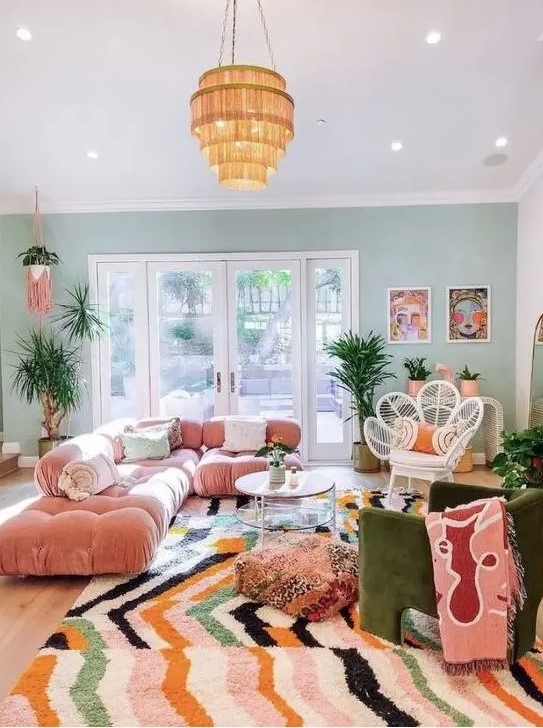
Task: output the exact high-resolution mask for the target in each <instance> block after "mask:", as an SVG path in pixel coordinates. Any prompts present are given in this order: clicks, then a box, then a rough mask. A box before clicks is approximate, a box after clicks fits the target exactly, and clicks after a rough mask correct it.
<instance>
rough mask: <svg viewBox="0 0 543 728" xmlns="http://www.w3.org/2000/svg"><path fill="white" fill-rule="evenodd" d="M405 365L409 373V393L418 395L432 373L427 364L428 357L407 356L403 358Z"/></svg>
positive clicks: (414, 395)
mask: <svg viewBox="0 0 543 728" xmlns="http://www.w3.org/2000/svg"><path fill="white" fill-rule="evenodd" d="M403 365H404V367H405V368H406V369H407V372H408V374H409V384H408V389H407V391H408V394H409V396H410V397H416V396H417V394H418V393H419V392H420V390H421V389H422V388H423V386H424V385H425V384H426V380H427V379H428V377H429V376H430V374H431V373H432V372H431V370H430V369H428V367H427V366H426V357H424V356H413V357H407V358H405V359H404V360H403Z"/></svg>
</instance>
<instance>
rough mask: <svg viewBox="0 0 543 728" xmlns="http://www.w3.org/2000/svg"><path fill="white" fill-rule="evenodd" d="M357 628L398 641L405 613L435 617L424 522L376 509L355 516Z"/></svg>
mask: <svg viewBox="0 0 543 728" xmlns="http://www.w3.org/2000/svg"><path fill="white" fill-rule="evenodd" d="M359 524H360V526H359V550H360V551H359V553H360V558H359V564H360V577H359V578H360V616H361V626H362V628H363V629H367V630H369V631H370V632H373V633H374V634H378V635H380V636H382V637H384V638H385V639H389V640H391V641H392V642H396V643H399V642H400V640H401V617H402V613H403V611H404V610H405V609H409V608H413V609H418V610H420V611H422V612H425V613H426V614H430V615H434V616H435V614H436V604H435V596H434V578H433V570H432V557H431V552H430V544H429V542H428V535H427V533H426V526H425V524H424V519H423V518H420V517H419V516H412V515H408V514H405V513H398V512H396V511H387V510H383V509H381V508H364V509H362V510H361V511H360V515H359Z"/></svg>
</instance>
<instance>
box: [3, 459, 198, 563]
mask: <svg viewBox="0 0 543 728" xmlns="http://www.w3.org/2000/svg"><path fill="white" fill-rule="evenodd" d="M137 474H138V475H139V480H138V482H137V483H136V484H135V485H134V486H133V487H132V488H130V489H127V488H123V487H120V486H113V487H111V488H107V489H106V490H105V491H102V493H100V494H99V495H95V496H91V497H90V498H87V499H86V500H84V501H80V502H75V501H71V500H69V499H68V498H64V497H53V498H51V497H44V498H39V499H38V500H37V501H35V502H34V503H32V504H31V505H30V506H29V507H28V508H26V509H25V510H24V511H23V512H22V513H20V514H19V515H18V516H15V517H14V518H11V519H10V520H8V521H6V522H5V523H4V524H3V525H2V527H1V528H0V574H3V575H20V574H23V575H33V576H58V575H76V574H77V575H80V576H86V575H93V574H135V573H140V572H141V571H145V570H146V569H147V568H148V567H149V565H150V564H151V561H152V560H153V557H154V555H155V553H156V551H157V549H158V547H159V546H160V544H161V543H162V541H163V540H164V538H165V537H166V534H167V532H168V526H169V523H170V521H171V519H172V518H173V516H174V515H175V514H176V513H177V511H178V510H179V508H180V507H181V505H182V503H183V501H184V499H185V497H186V495H187V494H188V490H187V488H183V487H182V485H181V481H180V479H179V476H178V474H177V473H176V472H175V471H174V470H172V469H168V470H163V471H160V470H158V469H149V468H140V470H139V472H138V473H137Z"/></svg>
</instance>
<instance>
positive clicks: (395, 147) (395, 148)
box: [390, 139, 403, 152]
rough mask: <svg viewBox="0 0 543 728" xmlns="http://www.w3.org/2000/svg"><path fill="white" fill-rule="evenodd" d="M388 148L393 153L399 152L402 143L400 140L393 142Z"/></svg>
mask: <svg viewBox="0 0 543 728" xmlns="http://www.w3.org/2000/svg"><path fill="white" fill-rule="evenodd" d="M390 148H391V149H392V151H393V152H401V151H402V149H403V142H402V140H401V139H396V141H393V142H392V144H391V145H390Z"/></svg>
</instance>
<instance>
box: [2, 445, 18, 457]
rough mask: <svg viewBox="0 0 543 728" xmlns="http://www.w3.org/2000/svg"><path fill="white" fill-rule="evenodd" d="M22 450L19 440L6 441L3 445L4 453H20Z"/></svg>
mask: <svg viewBox="0 0 543 728" xmlns="http://www.w3.org/2000/svg"><path fill="white" fill-rule="evenodd" d="M20 452H21V444H20V443H19V442H4V444H3V445H2V454H3V455H18V454H19V453H20Z"/></svg>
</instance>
